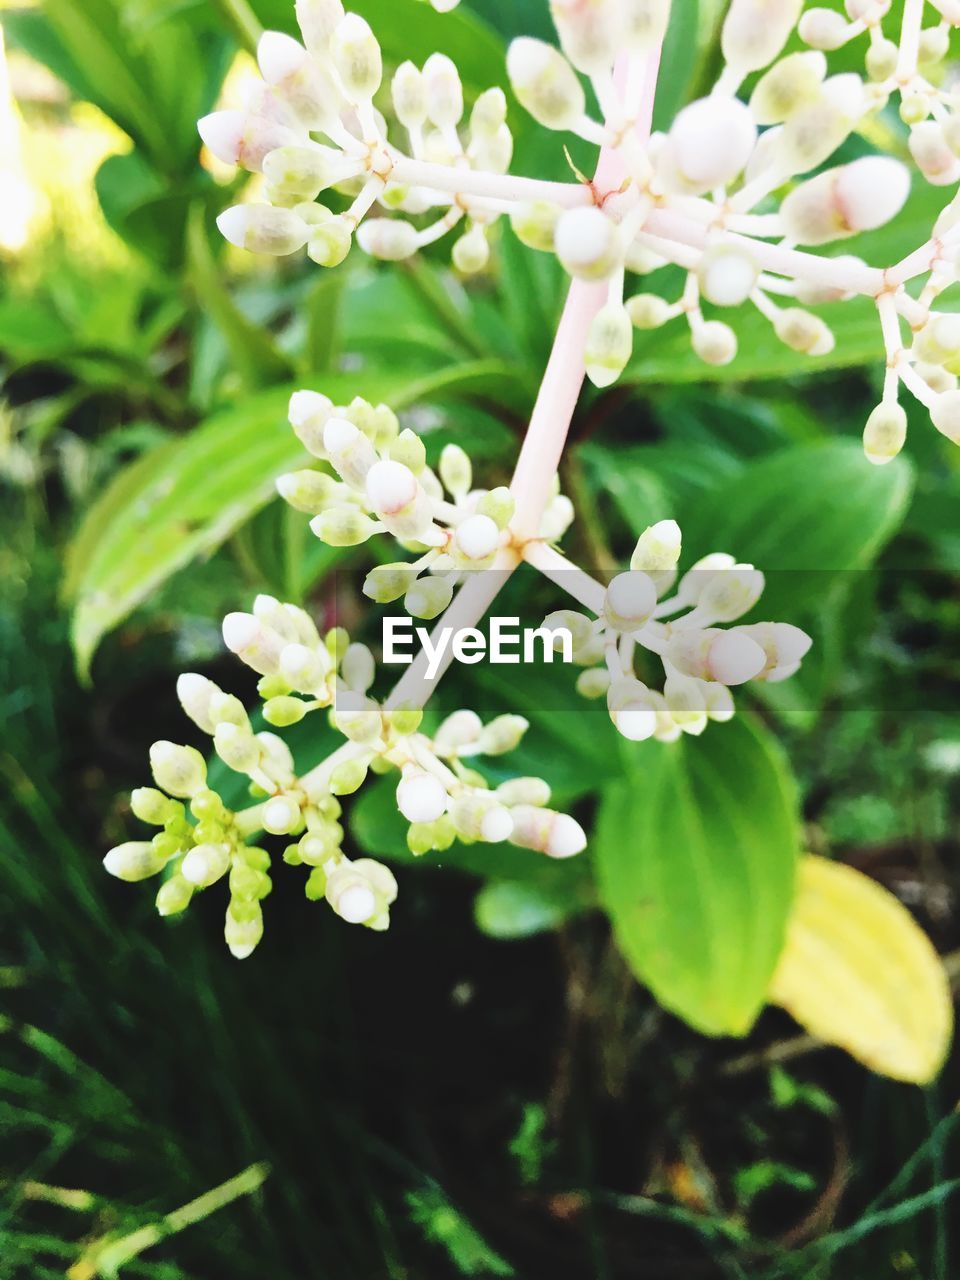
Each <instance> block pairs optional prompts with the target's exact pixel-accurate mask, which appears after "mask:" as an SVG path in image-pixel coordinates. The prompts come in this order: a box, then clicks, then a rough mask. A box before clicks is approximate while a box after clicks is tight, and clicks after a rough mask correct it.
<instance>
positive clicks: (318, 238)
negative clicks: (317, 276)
mask: <svg viewBox="0 0 960 1280" xmlns="http://www.w3.org/2000/svg"><path fill="white" fill-rule="evenodd" d="M313 207H314V208H320V206H319V205H314V206H313ZM300 208H301V209H302V206H300ZM325 212H326V216H324V217H321V218H319V219H317V220H315V221H314V222H313V223H311V225H310V228H309V238H308V240H307V257H308V258H310V260H311V261H312V262H315V263H316V264H317V266H318V267H339V265H340V263H341V262H343V260H344V259H345V258H346V256H347V254H348V253H349V252H350V246H351V245H352V244H353V229H352V227H351V226H350V224H349V223H348V222H347V220H346V219H345V218H343V217H339V216H336V215H333V214H330V213H329V211H325Z"/></svg>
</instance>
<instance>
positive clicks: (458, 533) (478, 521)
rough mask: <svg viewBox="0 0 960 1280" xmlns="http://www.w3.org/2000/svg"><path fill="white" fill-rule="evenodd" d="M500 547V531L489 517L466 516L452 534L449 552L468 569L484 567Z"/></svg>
mask: <svg viewBox="0 0 960 1280" xmlns="http://www.w3.org/2000/svg"><path fill="white" fill-rule="evenodd" d="M499 546H500V530H499V528H498V527H497V524H496V522H495V521H494V520H491V518H490V517H489V516H483V515H476V516H467V518H466V520H464V521H463V522H462V523H461V524H458V525H457V527H456V529H455V530H454V533H453V542H452V543H451V547H450V551H451V554H452V555H454V557H455V558H456V560H458V561H459V562H460V563H461V564H462V565H464V566H465V567H468V568H481V567H485V566H486V565H487V564H488V563H489V562H490V561H491V560H492V559H493V557H494V556H495V555H496V553H497V549H498V548H499Z"/></svg>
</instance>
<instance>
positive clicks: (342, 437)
mask: <svg viewBox="0 0 960 1280" xmlns="http://www.w3.org/2000/svg"><path fill="white" fill-rule="evenodd" d="M323 444H324V448H325V449H326V451H327V455H328V457H329V459H330V461H331V463H332V464H333V467H334V469H335V470H336V472H337V474H338V475H339V476H340V478H341V479H342V480H344V481H345V482H346V483H347V484H349V485H350V486H351V487H352V488H354V489H360V490H363V489H364V488H365V487H366V480H367V473H368V472H369V471H370V469H371V468H372V467H373V466H375V465H376V463H377V451H376V450H375V449H374V447H373V445H372V444H371V443H370V441H369V440H368V439H367V437H366V436H365V435H364V434H363V432H362V431H360V430H359V428H358V427H355V426H354V424H353V423H352V422H348V421H347V419H346V418H330V419H329V420H328V422H327V424H326V426H325V427H324V431H323Z"/></svg>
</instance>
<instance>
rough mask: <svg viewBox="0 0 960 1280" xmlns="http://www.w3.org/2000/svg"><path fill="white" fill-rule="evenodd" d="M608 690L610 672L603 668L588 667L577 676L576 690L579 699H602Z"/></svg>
mask: <svg viewBox="0 0 960 1280" xmlns="http://www.w3.org/2000/svg"><path fill="white" fill-rule="evenodd" d="M609 688H610V672H609V671H607V669H606V668H605V667H588V668H587V670H586V671H581V672H580V674H579V675H578V676H577V682H576V690H577V693H579V694H580V696H581V698H589V699H590V700H591V701H593V700H595V699H597V698H604V697H606V695H607V690H608V689H609Z"/></svg>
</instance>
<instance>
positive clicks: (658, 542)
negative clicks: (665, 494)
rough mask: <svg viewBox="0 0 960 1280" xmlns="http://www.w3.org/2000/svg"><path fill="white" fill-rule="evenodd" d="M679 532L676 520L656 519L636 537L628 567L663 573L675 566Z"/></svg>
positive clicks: (644, 571)
mask: <svg viewBox="0 0 960 1280" xmlns="http://www.w3.org/2000/svg"><path fill="white" fill-rule="evenodd" d="M680 550H681V534H680V526H679V525H678V524H677V522H676V520H658V521H657V523H656V524H652V525H650V527H649V528H648V529H645V530H644V531H643V533H641V535H640V537H639V538H638V539H637V545H636V547H635V548H634V552H633V555H632V556H631V557H630V568H631V569H636V570H640V571H641V572H643V573H663V572H665V571H667V570H670V569H675V568H676V567H677V562H678V561H679V559H680Z"/></svg>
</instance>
